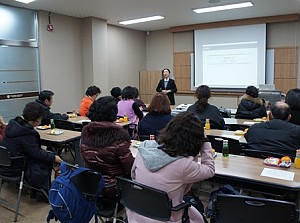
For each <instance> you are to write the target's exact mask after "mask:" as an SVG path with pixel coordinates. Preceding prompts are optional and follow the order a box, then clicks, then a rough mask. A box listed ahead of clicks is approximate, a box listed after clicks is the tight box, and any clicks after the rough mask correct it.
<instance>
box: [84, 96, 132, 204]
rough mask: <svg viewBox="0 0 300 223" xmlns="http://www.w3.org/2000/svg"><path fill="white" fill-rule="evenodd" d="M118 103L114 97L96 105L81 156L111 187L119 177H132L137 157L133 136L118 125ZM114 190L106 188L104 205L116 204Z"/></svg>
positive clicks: (85, 129)
mask: <svg viewBox="0 0 300 223" xmlns="http://www.w3.org/2000/svg"><path fill="white" fill-rule="evenodd" d="M117 112H118V108H117V103H116V100H115V99H114V98H113V97H111V96H106V97H101V98H99V99H97V100H96V101H94V102H93V104H92V105H91V107H90V110H89V114H88V117H89V118H90V119H91V123H90V124H88V125H86V126H85V127H83V129H82V134H81V148H80V149H81V154H82V157H83V159H84V161H85V163H86V166H87V167H89V168H91V169H94V170H97V171H99V172H100V173H101V174H102V175H103V176H104V178H105V182H106V183H107V184H110V183H115V182H116V178H115V177H116V176H123V177H127V178H130V170H131V167H132V164H133V161H134V159H133V157H132V155H131V152H130V150H129V147H130V144H131V137H130V136H129V134H128V132H127V131H126V130H125V129H124V128H122V127H121V126H119V125H118V124H116V123H114V121H115V120H116V119H117ZM115 198H116V196H115V189H114V187H112V188H109V189H105V191H104V195H103V199H102V201H101V202H102V204H103V205H104V206H108V205H114V204H115V202H116V200H115Z"/></svg>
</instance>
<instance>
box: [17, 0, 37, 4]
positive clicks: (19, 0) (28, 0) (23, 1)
mask: <svg viewBox="0 0 300 223" xmlns="http://www.w3.org/2000/svg"><path fill="white" fill-rule="evenodd" d="M16 1H17V2H22V3H25V4H28V3H30V2H34V1H35V0H16Z"/></svg>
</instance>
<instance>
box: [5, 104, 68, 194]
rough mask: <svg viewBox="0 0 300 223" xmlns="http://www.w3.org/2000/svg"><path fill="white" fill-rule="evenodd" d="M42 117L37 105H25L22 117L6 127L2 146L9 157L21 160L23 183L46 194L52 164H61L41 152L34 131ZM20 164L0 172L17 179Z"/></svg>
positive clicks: (40, 109)
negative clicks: (17, 157)
mask: <svg viewBox="0 0 300 223" xmlns="http://www.w3.org/2000/svg"><path fill="white" fill-rule="evenodd" d="M44 116H45V109H44V107H43V106H42V105H41V104H39V103H37V102H30V103H28V104H26V106H25V108H24V110H23V114H22V116H18V117H16V118H14V119H11V120H10V121H9V123H8V125H7V127H6V130H5V136H4V138H3V141H2V145H3V146H5V147H6V148H7V150H9V152H10V154H11V156H12V157H15V156H25V158H26V168H25V180H26V181H27V182H28V183H29V185H32V186H34V187H37V188H41V189H44V190H45V191H48V190H49V187H50V185H49V183H50V176H51V170H52V166H53V163H61V162H62V160H61V158H60V157H59V156H57V155H55V154H53V153H50V152H47V151H46V150H44V149H42V148H41V144H40V135H39V133H38V132H37V131H36V130H35V129H34V128H35V127H37V126H38V125H40V123H41V121H42V119H43V117H44ZM22 169H23V162H21V163H14V165H13V166H12V167H2V166H0V172H1V173H2V174H5V175H8V176H14V175H17V176H18V175H19V174H20V173H21V170H22Z"/></svg>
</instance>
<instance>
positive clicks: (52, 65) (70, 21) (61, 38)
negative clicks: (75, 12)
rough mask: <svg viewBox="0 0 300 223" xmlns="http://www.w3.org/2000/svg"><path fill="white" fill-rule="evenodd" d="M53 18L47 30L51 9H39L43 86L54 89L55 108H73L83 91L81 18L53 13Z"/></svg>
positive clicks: (66, 109)
mask: <svg viewBox="0 0 300 223" xmlns="http://www.w3.org/2000/svg"><path fill="white" fill-rule="evenodd" d="M51 22H52V24H53V26H54V31H52V32H48V31H47V29H46V28H47V24H48V12H39V37H40V39H39V40H40V75H41V87H42V90H45V89H48V90H52V91H53V92H54V93H55V95H54V103H53V106H52V110H53V111H57V112H64V111H70V110H72V108H78V106H79V100H80V98H81V97H82V92H83V89H82V72H83V69H82V35H81V32H82V29H81V20H80V19H76V18H73V17H67V16H61V15H57V14H52V15H51Z"/></svg>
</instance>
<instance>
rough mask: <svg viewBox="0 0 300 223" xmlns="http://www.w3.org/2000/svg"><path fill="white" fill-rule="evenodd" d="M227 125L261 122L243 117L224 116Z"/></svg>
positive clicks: (245, 124)
mask: <svg viewBox="0 0 300 223" xmlns="http://www.w3.org/2000/svg"><path fill="white" fill-rule="evenodd" d="M224 121H225V125H244V126H251V125H254V124H256V123H260V122H257V121H254V120H253V119H241V118H224Z"/></svg>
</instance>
